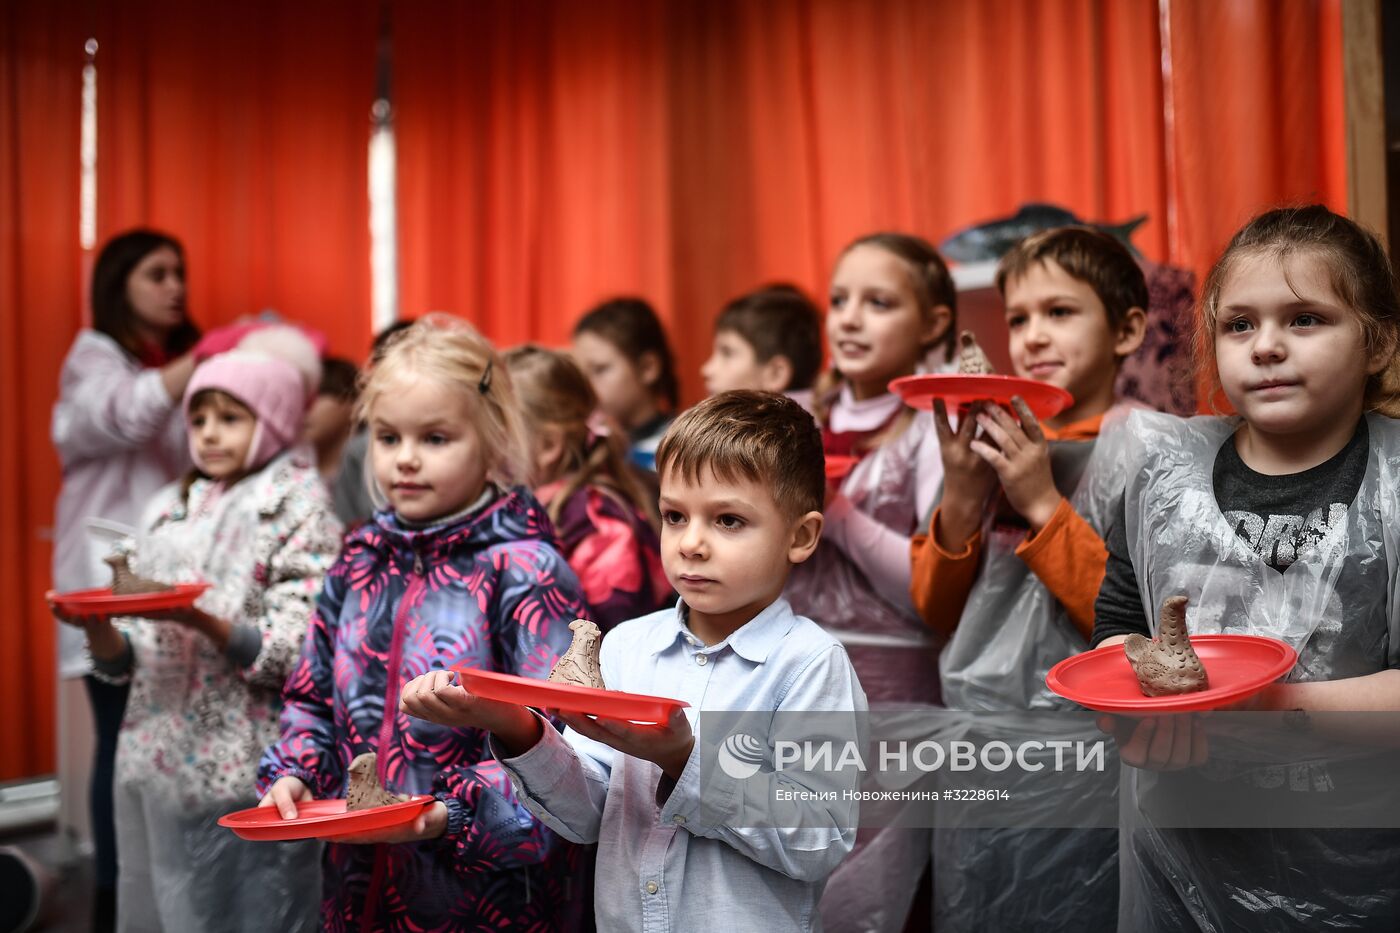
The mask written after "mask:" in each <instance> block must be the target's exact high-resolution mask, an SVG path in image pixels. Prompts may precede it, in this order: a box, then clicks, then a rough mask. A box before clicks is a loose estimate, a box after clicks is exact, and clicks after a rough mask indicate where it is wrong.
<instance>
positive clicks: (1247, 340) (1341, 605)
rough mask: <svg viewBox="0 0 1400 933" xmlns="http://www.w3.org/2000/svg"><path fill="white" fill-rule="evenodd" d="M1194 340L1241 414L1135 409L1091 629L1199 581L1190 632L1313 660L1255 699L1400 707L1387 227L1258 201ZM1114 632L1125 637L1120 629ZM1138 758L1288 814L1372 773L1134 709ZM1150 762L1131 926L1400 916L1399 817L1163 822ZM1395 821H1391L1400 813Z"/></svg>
mask: <svg viewBox="0 0 1400 933" xmlns="http://www.w3.org/2000/svg"><path fill="white" fill-rule="evenodd" d="M1201 308H1202V314H1201V321H1200V330H1199V332H1198V340H1197V348H1198V352H1199V353H1200V355H1201V356H1202V357H1203V362H1204V363H1205V364H1206V365H1207V366H1209V368H1210V371H1212V372H1214V373H1216V374H1217V375H1218V380H1219V382H1218V387H1219V389H1221V390H1223V392H1224V395H1225V397H1226V398H1227V399H1228V400H1229V402H1230V404H1231V405H1232V406H1233V407H1234V409H1235V411H1237V412H1238V413H1239V415H1238V416H1237V417H1231V418H1212V417H1201V418H1192V419H1190V420H1187V421H1182V420H1179V419H1176V418H1171V417H1168V416H1165V415H1145V414H1142V413H1135V414H1134V415H1133V417H1132V418H1131V419H1130V420H1129V423H1128V430H1129V432H1131V440H1132V441H1133V442H1134V444H1133V447H1132V448H1131V449H1130V451H1129V453H1130V457H1129V458H1128V459H1126V461H1125V463H1126V466H1127V469H1128V471H1129V472H1128V473H1127V476H1128V485H1127V489H1126V492H1125V495H1124V505H1123V511H1122V513H1121V517H1122V520H1121V524H1120V523H1117V522H1115V524H1114V525H1113V526H1112V527H1111V528H1110V530H1109V534H1108V536H1107V539H1106V543H1107V546H1108V553H1109V558H1108V565H1107V572H1106V575H1105V577H1104V581H1103V588H1102V590H1101V591H1100V593H1099V598H1098V602H1097V603H1096V605H1095V627H1094V642H1095V644H1096V645H1100V646H1116V645H1121V643H1122V642H1123V641H1124V639H1125V638H1126V636H1127V634H1128V633H1131V632H1138V633H1142V634H1148V633H1149V632H1150V631H1151V630H1152V629H1153V627H1154V626H1155V624H1156V621H1157V618H1156V617H1157V613H1158V611H1159V610H1160V608H1161V606H1162V603H1163V602H1164V601H1165V600H1166V598H1167V597H1168V596H1173V595H1177V594H1183V595H1186V596H1188V597H1189V599H1190V602H1189V604H1188V608H1187V624H1188V627H1189V629H1190V631H1191V633H1192V634H1196V633H1200V632H1229V633H1241V634H1253V635H1265V636H1270V637H1273V638H1278V639H1282V640H1283V641H1286V642H1288V643H1289V644H1290V645H1292V646H1293V648H1294V649H1296V650H1297V652H1298V662H1297V665H1296V666H1295V667H1294V668H1293V670H1292V671H1291V672H1290V673H1289V674H1288V676H1287V677H1286V678H1285V680H1284V681H1283V682H1281V683H1275V684H1273V685H1271V686H1270V687H1269V688H1267V689H1266V690H1265V691H1264V692H1263V693H1262V694H1260V695H1259V697H1258V698H1257V699H1256V701H1255V702H1254V704H1253V707H1254V708H1256V709H1273V710H1294V711H1299V712H1298V713H1296V714H1290V715H1296V716H1297V718H1298V723H1300V725H1298V727H1299V728H1301V729H1303V730H1304V731H1306V730H1307V719H1308V711H1313V710H1400V670H1397V668H1400V608H1397V605H1396V603H1395V599H1394V595H1393V594H1394V593H1395V592H1396V589H1395V588H1396V584H1397V578H1396V563H1395V561H1394V560H1393V555H1394V553H1395V547H1396V544H1395V540H1394V532H1393V529H1394V528H1395V527H1396V523H1397V521H1400V514H1397V512H1400V509H1398V508H1397V504H1396V501H1395V490H1396V488H1397V484H1400V427H1398V426H1397V425H1396V422H1395V421H1393V420H1391V418H1388V417H1383V414H1382V413H1385V414H1393V413H1395V412H1396V410H1397V404H1396V403H1397V398H1400V396H1397V392H1396V388H1397V385H1400V382H1397V379H1396V377H1397V368H1400V364H1398V363H1397V360H1400V357H1397V354H1396V347H1397V344H1398V343H1400V296H1397V290H1396V282H1395V274H1394V271H1393V269H1392V267H1391V264H1390V261H1389V259H1388V257H1387V255H1386V252H1385V248H1384V247H1383V246H1382V245H1381V244H1380V243H1379V242H1378V241H1377V240H1376V238H1375V237H1374V236H1372V235H1371V234H1369V233H1367V232H1366V231H1365V230H1363V229H1362V228H1361V227H1359V226H1357V225H1356V224H1355V223H1354V222H1352V221H1350V220H1347V219H1346V218H1344V217H1340V216H1338V215H1336V214H1333V213H1332V212H1331V211H1329V210H1327V209H1326V208H1325V207H1321V206H1311V207H1301V208H1285V209H1280V210H1273V211H1269V212H1268V213H1265V214H1262V215H1260V216H1259V217H1257V218H1255V219H1254V220H1253V221H1251V222H1250V223H1249V224H1247V225H1246V226H1245V227H1244V228H1243V229H1241V230H1240V231H1239V232H1238V233H1237V234H1235V237H1234V239H1232V240H1231V241H1230V245H1229V246H1228V247H1227V248H1226V250H1225V253H1224V255H1222V256H1221V258H1220V260H1219V261H1218V262H1217V263H1216V265H1215V268H1214V269H1213V270H1212V271H1211V274H1210V276H1209V278H1208V279H1207V280H1206V284H1205V290H1204V293H1203V295H1202V298H1201ZM1110 650H1120V651H1121V650H1122V649H1121V647H1120V648H1113V649H1110ZM1119 736H1120V739H1121V740H1122V744H1121V756H1122V759H1123V761H1125V762H1127V763H1129V764H1132V765H1136V766H1138V767H1147V768H1153V769H1178V768H1188V769H1189V770H1185V771H1182V773H1181V775H1180V776H1177V778H1176V780H1175V781H1172V780H1171V776H1167V775H1163V776H1162V780H1160V781H1159V782H1158V783H1159V785H1161V784H1165V783H1173V784H1184V783H1188V782H1189V786H1191V787H1193V788H1197V790H1196V791H1195V796H1196V797H1197V798H1199V799H1202V800H1205V799H1209V798H1213V797H1215V796H1216V795H1218V794H1219V793H1220V792H1221V791H1222V789H1226V788H1233V789H1235V790H1236V791H1240V792H1243V793H1244V794H1245V795H1246V796H1247V797H1248V798H1250V799H1252V800H1254V801H1256V802H1257V801H1259V800H1260V799H1261V798H1262V799H1264V800H1268V801H1270V802H1271V803H1272V804H1273V807H1274V808H1275V809H1274V810H1273V812H1277V813H1279V814H1280V816H1281V817H1282V818H1284V819H1286V818H1287V814H1289V813H1291V812H1293V811H1294V810H1296V809H1298V808H1300V807H1305V806H1307V801H1308V799H1309V798H1311V797H1313V796H1314V794H1313V793H1312V792H1313V791H1314V790H1325V791H1328V792H1329V793H1328V797H1329V798H1330V799H1336V800H1345V799H1347V798H1348V797H1349V796H1352V795H1354V794H1355V791H1354V790H1353V789H1352V786H1351V783H1350V782H1349V781H1348V778H1347V771H1346V769H1345V768H1344V767H1342V768H1339V767H1337V766H1336V763H1335V762H1329V761H1315V762H1311V763H1309V764H1307V765H1306V769H1307V770H1308V772H1309V773H1308V779H1307V780H1306V781H1303V782H1301V783H1300V782H1297V781H1296V780H1293V779H1292V778H1291V775H1292V774H1293V772H1285V770H1284V768H1283V767H1281V766H1277V765H1275V766H1258V765H1252V764H1251V763H1250V762H1236V761H1224V762H1218V763H1217V762H1214V761H1212V762H1211V764H1220V765H1224V766H1226V768H1228V770H1229V771H1231V772H1233V774H1231V775H1230V776H1229V777H1228V779H1222V778H1221V777H1219V776H1215V777H1212V776H1211V775H1210V774H1209V773H1207V772H1205V771H1204V770H1203V769H1200V768H1198V767H1196V766H1199V765H1201V764H1203V763H1205V762H1206V761H1207V760H1208V758H1209V745H1208V744H1207V743H1206V742H1205V740H1204V734H1203V733H1202V732H1201V730H1200V724H1198V723H1195V722H1193V721H1192V719H1191V718H1190V717H1167V718H1164V719H1161V720H1153V719H1144V720H1140V721H1137V722H1136V723H1134V722H1133V721H1131V720H1127V721H1125V722H1124V723H1123V724H1122V729H1121V731H1120V732H1119ZM1144 782H1145V778H1144V776H1143V775H1142V773H1141V772H1134V773H1133V774H1132V775H1131V777H1130V781H1129V783H1128V784H1127V785H1125V787H1126V788H1127V790H1125V791H1124V793H1125V795H1127V798H1128V799H1127V801H1126V802H1128V803H1130V804H1131V806H1129V807H1128V808H1127V812H1128V813H1129V814H1130V815H1132V816H1134V817H1136V818H1137V819H1139V820H1140V821H1141V825H1139V826H1138V827H1136V828H1134V829H1133V830H1132V831H1131V832H1127V831H1125V834H1124V836H1123V839H1124V842H1125V843H1128V846H1127V847H1125V848H1124V849H1123V851H1122V853H1121V858H1122V860H1123V863H1124V874H1125V877H1126V879H1127V881H1126V882H1125V884H1124V887H1123V892H1124V903H1123V905H1122V913H1121V922H1122V924H1123V925H1124V928H1125V929H1133V930H1179V929H1185V928H1188V927H1189V928H1192V929H1195V928H1200V929H1225V928H1229V929H1244V928H1249V929H1303V928H1309V927H1315V926H1316V925H1317V924H1318V923H1320V922H1324V921H1323V920H1322V919H1321V918H1325V922H1326V923H1328V924H1331V925H1335V926H1337V927H1343V926H1345V927H1347V928H1352V929H1389V930H1393V929H1396V928H1397V926H1400V889H1398V888H1397V884H1396V879H1397V878H1400V841H1397V839H1396V834H1395V832H1394V831H1393V830H1384V831H1382V830H1365V831H1363V830H1335V829H1331V830H1306V829H1292V830H1285V829H1274V830H1262V831H1255V832H1248V831H1243V830H1190V829H1181V830H1169V829H1160V828H1158V827H1155V826H1153V825H1152V822H1151V819H1150V814H1149V811H1148V810H1146V809H1144V807H1143V798H1142V796H1141V790H1140V788H1141V787H1143V786H1144ZM1377 825H1388V824H1385V823H1381V824H1377Z"/></svg>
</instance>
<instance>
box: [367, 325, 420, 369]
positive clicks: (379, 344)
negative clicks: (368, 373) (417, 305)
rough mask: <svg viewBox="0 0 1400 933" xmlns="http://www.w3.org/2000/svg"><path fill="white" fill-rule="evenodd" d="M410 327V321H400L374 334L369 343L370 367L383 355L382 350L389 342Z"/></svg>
mask: <svg viewBox="0 0 1400 933" xmlns="http://www.w3.org/2000/svg"><path fill="white" fill-rule="evenodd" d="M412 326H413V320H412V319H400V320H397V321H395V322H394V323H392V324H390V325H389V326H388V327H386V328H384V329H383V330H381V331H380V332H379V333H377V334H375V335H374V340H372V341H370V345H369V362H370V365H371V366H373V365H374V362H375V360H377V359H379V358H380V357H381V356H383V355H384V348H385V347H386V346H388V345H389V341H390V340H392V339H394V336H395V335H396V334H401V333H403V332H404V331H406V330H408V329H409V328H410V327H412Z"/></svg>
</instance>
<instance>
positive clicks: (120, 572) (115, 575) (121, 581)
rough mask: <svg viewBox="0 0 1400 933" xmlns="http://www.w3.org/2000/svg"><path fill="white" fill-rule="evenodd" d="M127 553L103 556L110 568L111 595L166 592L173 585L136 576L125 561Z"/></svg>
mask: <svg viewBox="0 0 1400 933" xmlns="http://www.w3.org/2000/svg"><path fill="white" fill-rule="evenodd" d="M127 559H128V555H126V554H124V553H116V554H113V555H111V556H110V557H105V558H103V562H104V563H105V564H106V565H107V566H108V567H111V568H112V595H113V596H138V595H140V594H142V593H168V592H169V591H170V590H171V589H173V587H170V586H166V585H165V584H164V583H157V582H156V581H154V580H147V579H146V578H145V577H139V576H137V575H136V574H135V573H134V572H133V571H132V569H131V566H130V565H129V564H128V563H127Z"/></svg>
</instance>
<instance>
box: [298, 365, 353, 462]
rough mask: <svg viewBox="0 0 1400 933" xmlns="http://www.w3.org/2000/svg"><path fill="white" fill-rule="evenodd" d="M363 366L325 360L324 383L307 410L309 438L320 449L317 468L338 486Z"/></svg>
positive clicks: (317, 452)
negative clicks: (360, 368)
mask: <svg viewBox="0 0 1400 933" xmlns="http://www.w3.org/2000/svg"><path fill="white" fill-rule="evenodd" d="M359 378H360V370H359V369H358V368H357V367H356V366H355V364H354V363H352V362H350V361H349V360H342V359H340V358H338V357H328V358H327V359H326V360H324V361H323V362H322V364H321V385H320V387H319V388H318V389H317V390H316V398H315V399H314V400H312V402H311V408H310V409H308V410H307V412H306V442H307V443H308V444H310V445H311V446H312V447H313V448H314V449H315V451H316V469H317V471H318V472H320V474H321V479H323V480H324V481H325V483H326V486H327V487H329V488H331V489H334V488H335V482H336V477H337V475H338V474H339V473H340V462H341V454H342V453H343V452H344V450H345V444H346V442H348V441H349V440H350V434H351V432H353V431H354V429H355V383H356V382H357V381H358V380H359Z"/></svg>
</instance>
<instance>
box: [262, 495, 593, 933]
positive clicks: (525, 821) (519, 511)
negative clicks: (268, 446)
mask: <svg viewBox="0 0 1400 933" xmlns="http://www.w3.org/2000/svg"><path fill="white" fill-rule="evenodd" d="M583 615H585V609H584V604H583V600H582V598H581V596H580V593H579V587H578V583H577V581H576V579H575V577H574V574H573V572H572V571H571V570H570V569H569V566H568V564H567V563H565V561H564V558H563V557H561V556H560V554H559V551H558V550H557V549H556V547H555V544H554V529H553V527H552V526H551V524H550V521H549V518H548V516H547V515H546V514H545V511H544V509H543V508H542V507H541V506H540V505H539V503H538V502H537V501H536V500H535V499H534V497H533V496H531V495H530V493H529V492H527V491H525V490H523V489H513V490H510V491H508V492H503V493H501V494H500V495H499V496H498V497H497V498H496V499H495V500H494V501H493V502H491V503H490V504H489V505H487V506H485V507H484V508H483V509H481V510H480V511H477V512H474V513H472V514H471V515H469V516H468V517H466V518H463V519H460V520H458V521H457V522H455V523H452V524H449V525H446V526H441V527H436V528H429V529H426V530H421V531H415V530H409V529H406V528H405V527H403V526H402V525H400V524H399V522H398V521H397V520H396V518H395V516H394V514H393V513H392V512H389V511H386V512H381V513H379V514H378V515H376V516H375V520H374V521H373V522H370V523H369V524H367V525H364V526H362V527H361V528H359V529H358V530H356V531H355V532H354V533H353V534H351V535H350V536H349V538H348V539H347V541H346V544H345V549H344V551H343V552H342V554H341V557H340V561H339V562H338V563H337V564H336V566H335V567H334V568H333V569H332V570H331V572H330V574H329V575H328V576H327V577H326V583H325V588H324V590H323V591H322V593H321V596H320V599H319V600H318V602H317V606H316V612H315V614H314V615H313V617H312V621H311V627H310V630H309V631H308V633H307V640H306V643H305V646H304V647H303V649H302V654H301V658H300V660H299V662H298V663H297V665H296V667H295V668H294V670H293V671H292V675H291V677H290V678H289V679H288V681H287V685H286V689H285V692H284V700H285V704H286V705H285V708H284V711H283V714H282V738H281V739H280V740H279V741H278V742H276V743H275V744H273V745H272V746H271V747H269V748H268V749H267V752H266V753H265V754H264V755H263V759H262V763H261V765H260V767H259V769H258V792H259V793H260V794H261V793H265V792H266V790H267V788H268V787H269V786H270V785H271V784H272V782H273V781H275V780H276V779H277V778H279V777H282V776H283V775H288V774H291V775H296V776H297V777H299V778H301V779H302V780H303V781H304V782H306V784H307V785H308V786H309V787H310V788H311V789H312V791H313V792H314V793H315V794H316V796H317V797H343V796H344V795H345V784H346V773H345V769H346V767H347V766H348V765H349V763H350V761H351V759H353V758H354V757H355V756H356V755H359V754H360V753H362V752H367V751H376V752H378V754H379V771H380V774H379V777H380V780H381V781H382V782H383V783H384V785H385V786H386V787H388V788H389V789H390V790H393V791H396V792H401V793H413V794H434V795H435V796H436V797H437V798H438V799H439V800H441V801H443V803H445V804H446V805H447V808H448V828H447V832H446V833H445V834H444V835H443V836H442V837H441V838H440V839H435V840H431V841H428V842H422V843H412V844H404V845H377V846H369V845H346V844H336V843H330V844H329V845H328V846H327V849H326V857H325V866H324V867H325V880H324V899H323V902H322V908H321V923H322V928H323V929H326V930H351V931H353V930H365V929H379V930H394V931H399V930H402V931H410V930H412V931H436V930H465V929H473V930H474V929H488V928H489V929H503V930H504V929H512V930H570V929H575V928H577V926H578V924H579V922H580V921H581V916H582V912H583V900H582V896H583V889H584V885H583V878H582V876H581V872H582V869H583V861H584V860H583V858H582V852H581V850H579V849H578V848H576V847H575V846H572V845H570V844H569V843H566V842H564V841H563V840H561V839H559V838H557V837H556V836H555V835H554V834H553V833H552V832H551V831H550V830H548V829H546V828H545V827H544V826H543V825H541V824H540V823H538V822H537V821H536V820H535V818H534V817H533V816H532V815H531V814H530V812H529V811H528V810H526V809H525V807H524V806H523V805H522V804H521V803H520V802H519V801H518V800H517V799H516V796H515V792H514V790H513V789H512V787H511V782H510V779H509V778H508V777H507V776H506V774H505V772H504V771H503V770H502V769H501V766H500V765H499V764H498V763H497V762H496V761H494V760H493V759H491V757H490V755H489V752H488V749H487V743H486V740H487V735H486V734H485V733H482V732H480V731H478V730H476V729H455V728H450V727H446V726H439V725H436V724H433V723H430V722H426V721H424V720H421V719H415V718H412V717H409V716H407V715H405V714H403V713H400V712H399V711H398V698H399V691H400V689H401V688H402V687H403V685H404V684H406V683H407V682H408V681H409V680H411V679H413V678H414V677H417V676H418V675H420V674H423V673H425V672H427V671H430V670H435V669H444V668H452V667H456V666H465V667H480V668H485V669H488V670H493V671H503V672H506V673H511V674H519V675H523V676H526V677H535V678H540V679H544V678H545V677H548V676H549V671H550V669H551V668H552V667H553V666H554V663H555V661H556V660H557V659H558V658H559V656H560V655H561V654H562V653H563V652H564V651H565V650H566V649H567V648H568V646H569V642H570V640H571V634H570V632H569V629H568V624H569V622H571V621H572V620H573V619H575V618H577V617H579V616H583ZM386 710H388V715H386V714H385V711H386Z"/></svg>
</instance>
